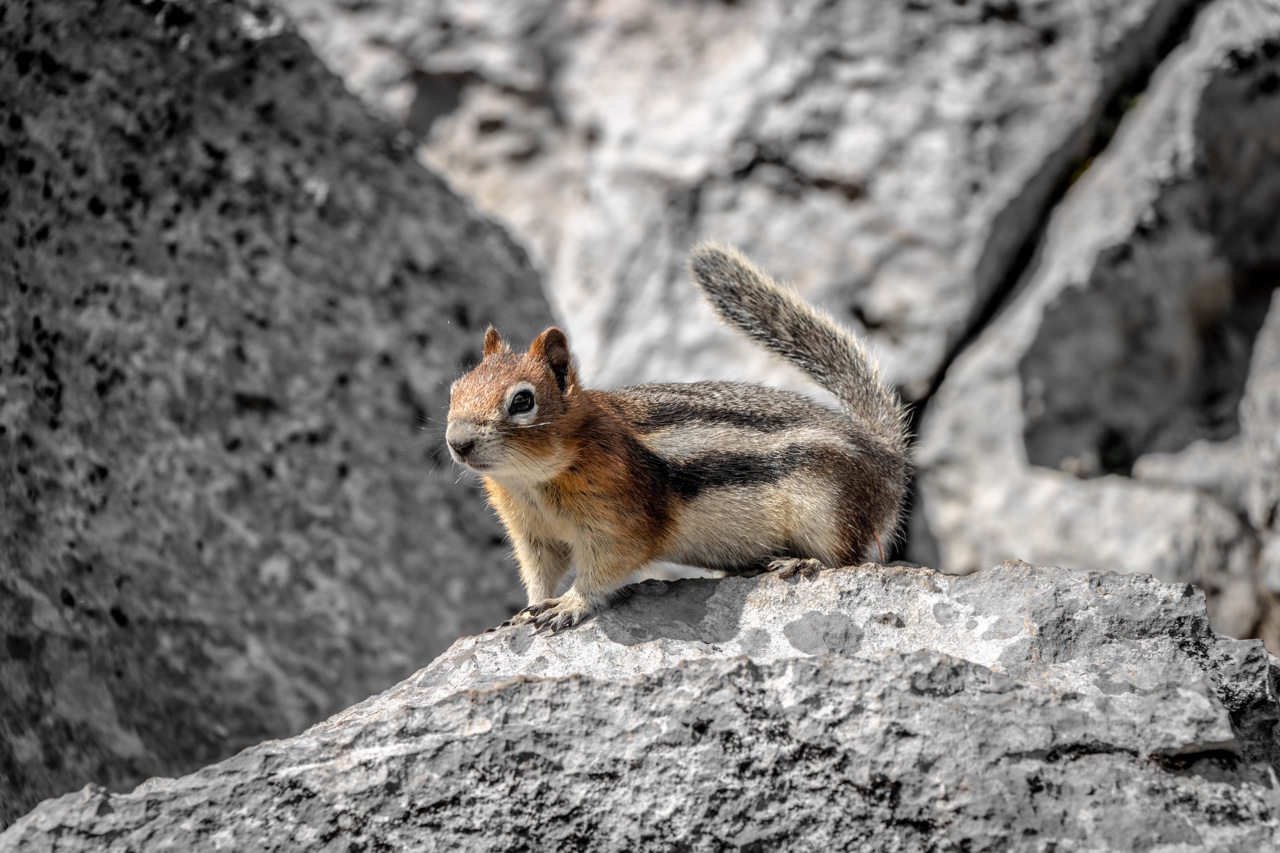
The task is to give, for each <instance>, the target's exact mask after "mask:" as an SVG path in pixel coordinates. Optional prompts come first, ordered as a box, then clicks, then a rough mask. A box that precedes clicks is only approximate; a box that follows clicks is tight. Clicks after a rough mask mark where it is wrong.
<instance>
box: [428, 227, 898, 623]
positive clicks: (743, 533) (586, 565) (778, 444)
mask: <svg viewBox="0 0 1280 853" xmlns="http://www.w3.org/2000/svg"><path fill="white" fill-rule="evenodd" d="M689 269H690V272H691V274H692V277H693V279H694V281H695V282H696V283H697V284H698V285H699V286H700V287H701V289H702V290H703V291H704V293H705V294H706V296H707V297H708V298H709V300H710V302H711V305H712V306H713V308H714V309H715V310H716V312H717V313H718V314H719V315H720V317H721V319H722V320H724V321H725V322H726V323H727V324H728V325H730V326H731V327H735V328H736V329H737V330H739V331H740V332H742V333H744V334H745V335H747V337H750V338H752V339H754V340H756V341H758V342H759V343H760V344H762V345H763V346H764V347H765V348H767V349H769V350H772V351H773V352H774V353H775V354H777V355H780V356H782V357H783V358H784V359H786V360H787V361H789V362H791V363H792V364H794V365H795V366H797V367H799V368H800V369H801V370H803V371H804V372H805V373H807V374H808V375H809V376H811V377H812V378H813V379H814V380H815V381H816V382H818V384H820V385H822V386H823V387H824V388H826V389H827V390H829V391H830V392H831V393H832V394H834V395H835V396H836V398H837V399H838V400H839V402H840V406H841V408H842V409H843V410H844V415H840V414H838V413H836V412H833V411H831V410H829V409H827V408H824V407H823V406H820V405H819V404H817V403H815V402H814V401H812V400H810V399H808V398H807V397H804V396H802V395H800V394H796V393H792V392H789V391H782V390H779V389H775V388H768V387H765V386H761V385H750V384H744V383H737V382H693V383H689V384H680V383H657V384H647V385H635V386H632V387H627V388H618V389H616V390H613V391H593V390H588V389H586V388H583V387H582V386H581V384H580V383H579V381H578V371H577V369H576V367H575V365H574V360H573V356H572V355H571V354H570V351H569V343H568V341H567V339H566V338H565V334H564V332H562V331H560V330H559V329H557V328H554V327H553V328H549V329H547V330H546V331H544V332H543V333H542V334H541V335H539V336H538V338H537V340H535V341H534V342H533V344H532V345H531V346H530V347H529V350H528V351H527V352H523V353H517V352H514V351H512V349H511V347H510V346H508V344H507V343H506V342H505V341H503V339H502V337H501V336H500V335H499V334H498V331H497V330H496V329H494V328H493V326H490V327H489V328H488V329H487V330H486V331H485V335H484V360H483V361H481V362H480V364H479V365H478V366H477V367H476V368H475V369H474V370H472V371H471V372H469V373H467V374H466V375H465V376H463V377H462V378H460V379H458V380H457V381H456V382H454V383H453V386H452V388H451V391H450V399H449V420H448V427H447V429H446V432H445V440H446V442H447V443H448V446H449V452H450V454H451V455H452V456H453V458H454V460H456V461H457V462H458V463H460V464H462V465H464V466H466V467H467V468H469V469H470V470H472V471H475V472H477V473H478V474H480V475H481V477H482V478H483V480H484V488H485V491H486V492H487V494H488V498H489V502H490V503H491V504H492V506H493V508H494V509H495V510H496V511H497V513H498V516H499V518H501V520H502V522H503V524H504V525H505V526H506V528H507V532H508V534H509V535H510V537H511V541H512V543H513V544H514V546H515V555H516V559H517V560H518V561H519V564H520V576H521V579H522V580H523V581H524V586H525V589H526V591H527V592H528V596H529V606H528V607H526V608H525V609H524V610H522V611H520V612H519V613H517V614H516V615H515V616H514V617H513V618H512V620H510V622H509V623H507V624H513V623H514V624H522V623H525V622H532V623H533V625H534V627H535V629H537V630H541V629H542V628H544V627H550V628H551V630H553V631H554V630H555V629H557V628H562V627H568V626H571V625H576V624H577V623H579V622H581V621H582V620H583V619H584V618H586V617H587V616H589V615H590V614H592V613H593V612H595V611H597V610H598V609H599V608H601V607H603V606H604V605H605V604H606V603H607V602H608V601H609V598H610V597H611V596H612V595H613V593H615V592H616V591H617V590H618V589H619V588H620V587H621V586H622V585H623V584H624V583H625V581H626V579H627V578H628V576H630V575H631V573H632V572H634V571H635V570H636V569H638V568H640V567H641V566H643V565H645V564H646V563H649V562H651V561H654V560H666V561H670V562H675V563H683V564H686V565H692V566H699V567H703V568H708V569H722V570H724V571H726V572H729V573H734V572H758V571H761V570H772V571H778V572H780V573H781V574H782V575H783V576H794V575H796V574H803V575H806V576H812V575H813V574H814V573H816V572H817V571H818V570H819V569H821V568H823V567H824V566H841V565H849V564H853V563H859V562H862V561H863V560H864V558H866V557H868V556H869V555H870V554H871V553H872V549H873V548H874V549H877V551H878V554H879V556H880V559H881V560H882V561H883V560H884V546H885V544H886V543H889V542H891V541H892V540H893V539H894V537H895V536H896V535H897V531H898V525H899V520H900V517H901V512H902V504H903V499H904V497H905V495H906V489H907V434H906V415H905V409H904V408H903V405H902V403H901V402H900V401H899V399H898V397H897V395H896V394H895V393H894V391H893V390H892V389H891V388H890V387H888V386H887V385H885V383H884V382H883V380H882V379H881V378H880V374H879V369H878V368H877V366H876V364H875V362H874V361H873V360H872V359H871V358H870V357H869V356H868V355H867V353H866V352H865V351H864V350H863V348H862V346H861V344H859V342H858V341H857V339H856V338H854V336H853V335H852V334H851V333H850V332H848V331H846V330H845V329H843V328H841V327H840V326H839V325H837V324H836V322H835V321H834V320H832V319H831V318H830V317H828V316H827V315H825V314H823V313H821V312H819V311H818V310H816V309H815V308H813V307H811V306H809V305H808V304H806V303H805V302H804V301H803V300H802V299H801V298H800V297H799V296H798V295H797V294H795V293H794V292H793V291H791V290H789V289H786V288H784V287H782V286H780V285H779V284H777V283H776V282H774V281H773V280H772V279H771V278H769V277H768V276H767V275H765V274H764V273H762V272H761V271H760V270H758V269H756V267H754V266H753V265H752V264H751V262H750V261H748V260H746V259H745V258H744V257H743V256H742V255H740V254H738V253H737V252H736V251H734V250H732V249H729V248H725V247H722V246H719V245H716V244H714V243H703V244H700V245H698V246H697V247H695V248H694V250H693V253H692V257H691V259H690V263H689ZM571 563H576V565H577V574H576V576H575V578H574V582H573V585H572V586H571V587H570V588H569V590H568V591H567V592H565V593H564V594H563V595H561V596H559V597H556V590H557V589H558V588H559V586H560V583H561V581H562V580H563V579H564V577H565V575H566V573H567V572H568V571H569V568H570V564H571Z"/></svg>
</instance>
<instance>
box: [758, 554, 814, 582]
mask: <svg viewBox="0 0 1280 853" xmlns="http://www.w3.org/2000/svg"><path fill="white" fill-rule="evenodd" d="M823 568H824V566H823V565H822V563H820V562H818V561H817V560H815V559H813V558H812V557H810V558H807V559H801V558H792V559H786V560H774V561H773V562H772V563H770V564H769V571H771V572H777V573H778V577H780V578H784V579H785V578H793V577H795V576H796V575H800V576H801V577H804V578H813V577H817V575H818V572H820V571H822V569H823Z"/></svg>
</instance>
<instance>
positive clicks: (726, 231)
mask: <svg viewBox="0 0 1280 853" xmlns="http://www.w3.org/2000/svg"><path fill="white" fill-rule="evenodd" d="M1277 6H1278V4H1277V3H1275V2H1273V0H1214V2H1210V3H1202V2H1200V3H1197V2H1190V0H1176V1H1175V0H1163V2H1161V0H1093V2H1090V3H1087V4H1086V3H1067V2H1062V0H1053V1H1052V2H1051V1H1050V0H1038V1H1037V0H1025V2H1018V0H991V1H990V2H979V0H946V2H942V1H941V0H939V2H929V0H913V2H909V3H903V4H882V3H876V2H873V0H864V2H850V3H837V4H829V3H818V2H784V0H757V1H756V2H752V0H740V2H736V3H677V2H670V3H667V2H657V3H639V2H624V1H623V0H599V2H586V1H585V0H583V1H582V2H564V3H553V2H549V0H546V2H544V0H534V1H533V2H525V3H518V4H516V3H505V2H492V0H491V2H443V0H441V1H440V2H409V0H283V2H282V3H281V7H280V9H277V8H276V7H273V6H270V5H267V4H264V3H260V2H256V0H253V2H250V0H236V2H231V3H213V2H204V0H179V2H164V0H138V1H137V2H126V0H111V1H110V2H106V3H89V2H77V0H40V2H36V0H24V2H14V3H9V4H5V5H4V6H3V7H0V93H4V94H3V97H2V100H0V110H2V111H3V112H2V113H0V246H3V247H4V249H5V250H6V251H5V253H3V254H0V463H2V464H3V465H4V474H3V476H2V477H0V633H3V634H4V639H5V643H4V646H3V648H0V731H2V733H3V735H4V737H3V739H2V740H0V826H3V825H4V823H6V822H8V821H11V820H13V818H15V817H16V816H17V815H20V814H22V813H24V812H25V811H27V810H28V809H30V808H31V807H32V806H33V805H34V804H35V802H36V801H38V800H40V799H41V798H43V797H47V796H51V795H53V794H58V793H62V792H65V791H67V790H71V789H73V788H77V787H79V786H80V785H82V784H83V783H84V782H85V781H88V780H92V781H95V782H98V783H102V784H107V785H112V786H116V787H127V786H128V785H131V784H133V783H136V782H137V781H139V780H141V779H142V778H145V777H146V776H148V775H153V774H164V775H175V774H177V773H181V772H185V771H187V770H190V769H193V768H195V767H197V766H200V765H203V764H207V763H209V762H210V761H212V760H214V759H216V758H220V757H223V756H225V755H228V754H230V753H231V752H233V751H235V750H236V749H238V748H240V747H242V746H246V745H248V744H251V743H255V742H257V741H260V740H262V739H264V738H269V737H275V736H280V735H284V734H288V733H292V732H296V731H298V730H300V729H301V728H302V727H304V726H305V725H307V724H309V723H310V722H313V721H315V720H317V719H320V718H321V717H323V716H325V715H327V714H328V713H330V712H333V711H336V710H338V709H340V708H342V707H345V706H347V705H350V704H351V703H352V702H354V701H357V700H359V699H362V698H364V697H366V696H368V695H370V694H371V693H375V692H377V691H379V690H381V689H383V688H385V687H387V686H389V685H391V684H392V683H394V682H395V681H397V680H399V679H400V678H402V677H404V676H406V675H408V674H409V673H410V672H412V671H413V670H414V669H416V668H417V667H419V666H422V665H424V664H426V663H427V662H428V661H429V660H430V659H431V658H432V657H434V655H435V654H437V653H438V652H439V651H441V650H442V649H443V648H444V647H445V645H446V644H447V643H448V642H450V641H451V640H452V639H453V638H454V637H456V636H459V635H461V634H466V633H472V632H475V631H477V630H480V629H482V628H484V627H487V626H488V625H491V624H494V623H495V622H497V621H499V620H500V619H502V618H503V617H504V616H505V615H506V614H507V613H508V612H509V611H510V610H511V609H513V608H514V607H515V606H517V605H518V604H519V603H520V600H521V595H522V594H521V592H520V589H519V583H518V578H517V577H516V573H515V571H514V568H513V566H512V565H511V564H510V561H509V558H508V557H507V556H506V553H505V552H506V549H505V547H504V545H503V543H502V539H501V531H500V529H498V527H497V525H496V524H495V523H494V522H493V521H492V520H491V519H490V517H489V514H488V512H487V511H486V510H485V509H484V508H483V505H482V503H481V501H480V500H479V498H478V496H477V495H476V494H475V490H474V489H473V488H472V487H470V486H469V485H467V484H466V483H462V484H455V480H456V477H457V475H456V473H455V472H453V471H452V469H451V468H450V467H449V466H448V464H447V460H444V459H442V457H441V456H440V454H439V450H438V446H439V445H438V435H434V434H433V433H432V429H433V428H435V427H436V426H438V421H439V419H440V418H441V417H442V415H443V412H444V410H445V405H446V401H447V383H448V381H449V380H450V379H451V378H452V377H453V376H454V375H456V374H457V373H458V372H460V371H461V370H462V369H463V368H464V367H465V365H466V364H468V363H469V362H470V361H471V360H474V359H475V358H476V357H478V333H479V331H480V330H481V329H482V328H483V326H484V324H485V323H486V322H489V321H493V322H496V323H497V324H499V325H500V326H501V328H502V329H503V331H504V332H505V333H507V334H508V335H509V336H510V337H512V338H514V339H517V340H520V339H528V338H529V337H531V336H532V335H533V334H535V333H536V332H537V331H538V330H539V329H541V328H542V327H543V326H544V325H546V324H547V323H548V322H550V321H551V318H552V312H551V310H549V308H548V305H547V299H549V300H550V303H551V307H552V308H553V309H554V311H555V317H556V319H557V320H558V321H559V322H561V323H563V324H565V325H566V326H567V328H568V329H569V331H570V334H571V336H572V340H573V344H574V346H575V348H576V350H577V353H578V357H579V359H580V361H581V364H582V367H583V372H584V374H585V377H586V378H587V380H588V381H589V382H591V383H593V384H597V385H611V384H621V383H624V382H631V381H640V380H647V379H657V378H662V379H677V378H709V377H726V378H743V379H751V380H762V381H769V382H774V383H779V384H787V385H793V386H795V387H802V386H801V382H800V380H799V378H798V377H797V376H796V375H795V374H794V373H792V372H789V371H787V370H785V369H784V368H782V367H780V366H778V365H776V364H774V363H773V362H771V361H769V360H768V359H767V357H765V356H764V355H762V354H761V353H759V352H757V351H756V350H755V349H753V348H751V347H750V346H748V345H745V344H743V343H741V342H740V341H738V340H737V339H735V338H734V337H733V336H731V335H730V334H729V333H728V332H725V331H723V330H721V329H719V328H718V327H717V326H715V324H714V323H713V322H712V320H711V318H710V315H709V313H708V312H706V311H705V310H704V309H703V308H702V306H700V305H699V304H698V303H697V300H696V299H695V298H694V291H693V289H692V287H691V286H690V285H689V284H688V283H687V281H686V280H685V274H684V262H685V257H686V254H687V250H688V247H689V246H690V245H691V244H692V243H693V242H695V241H696V240H698V239H701V238H704V237H711V238H716V239H720V240H725V241H729V242H733V243H736V244H737V245H739V246H740V247H741V248H743V249H744V250H745V251H747V252H749V253H750V254H751V255H752V256H753V257H755V258H756V259H757V260H759V261H760V262H761V263H762V264H763V265H765V266H766V267H768V268H769V269H771V270H773V271H774V272H775V273H776V274H778V275H779V276H781V277H784V278H787V279H789V280H791V281H792V282H793V283H795V284H796V285H797V287H798V288H799V289H800V290H801V291H802V292H803V293H804V294H805V295H806V296H807V297H808V298H810V299H812V300H814V301H816V302H818V303H821V304H823V305H825V306H826V307H827V308H829V309H830V310H831V311H832V313H833V314H835V315H836V316H837V317H839V318H840V319H842V320H843V321H845V322H847V323H849V324H850V325H851V326H853V327H855V328H857V329H859V330H860V331H862V332H863V333H864V334H865V335H867V337H868V338H869V339H870V340H871V341H872V343H873V346H874V347H875V348H876V349H877V351H878V352H879V353H880V355H881V356H882V358H883V360H884V363H885V366H886V370H887V372H888V374H889V376H890V377H891V379H892V380H893V381H894V382H895V383H897V384H898V385H899V387H900V388H901V389H902V391H903V394H904V396H905V397H906V398H907V399H908V400H910V401H911V402H913V403H914V405H915V415H916V430H917V432H918V434H919V442H918V447H917V456H918V481H917V502H916V506H915V508H914V517H913V524H912V528H911V531H910V536H909V540H908V542H907V544H906V547H905V554H906V555H907V556H909V557H911V558H913V559H916V560H919V561H921V562H926V563H929V564H934V565H938V566H940V567H941V568H943V569H945V570H947V571H951V572H955V573H966V572H971V571H973V570H975V569H977V568H980V567H983V566H987V565H990V564H992V563H996V562H999V561H1001V560H1003V559H1005V558H1015V557H1016V558H1023V559H1027V560H1031V561H1034V562H1039V563H1058V564H1061V565H1065V566H1071V567H1077V568H1094V567H1098V568H1104V569H1120V568H1124V569H1132V570H1141V571H1149V572H1152V573H1154V574H1155V575H1156V576H1157V577H1160V578H1162V579H1165V580H1173V581H1190V582H1194V583H1196V584H1198V585H1200V586H1202V587H1203V588H1204V589H1205V590H1206V592H1207V594H1208V598H1209V607H1210V617H1211V620H1212V625H1213V627H1214V628H1215V629H1216V630H1218V631H1221V632H1224V633H1229V634H1232V635H1234V636H1239V637H1249V636H1261V637H1263V638H1264V639H1265V640H1266V642H1267V643H1268V644H1269V646H1270V648H1271V650H1272V651H1273V652H1274V651H1276V650H1280V609H1277V605H1276V603H1277V598H1278V597H1280V520H1278V518H1277V516H1278V515H1280V513H1278V511H1277V506H1278V505H1280V439H1278V438H1277V436H1278V435H1280V309H1277V308H1275V307H1273V302H1274V301H1275V300H1274V292H1275V289H1276V286H1277V284H1280V273H1278V272H1277V271H1278V270H1280V257H1277V254H1278V253H1280V240H1278V239H1277V237H1278V236H1280V235H1277V233H1276V232H1277V229H1278V228H1280V225H1278V223H1280V215H1277V214H1280V9H1278V8H1277ZM281 9H282V10H283V12H284V13H287V14H288V15H289V16H290V17H292V18H293V19H294V20H295V21H296V22H297V26H298V31H299V32H300V34H301V36H302V37H299V35H298V34H297V33H295V32H294V30H293V28H292V26H293V25H292V24H291V23H289V21H288V20H286V18H285V17H284V16H283V15H282V14H281ZM303 38H305V39H306V41H305V42H304V41H303ZM308 44H309V46H308ZM313 51H314V53H313ZM317 56H318V57H319V59H317ZM321 60H323V62H324V63H325V64H327V65H328V66H329V68H330V69H332V71H333V72H334V74H336V75H337V77H335V76H334V74H331V73H329V72H328V71H326V70H325V68H324V67H323V66H322V65H321ZM339 78H340V79H339ZM343 83H345V86H346V88H345V89H344V86H343ZM352 93H354V94H352ZM361 99H362V100H361ZM362 101H363V102H362ZM424 163H425V164H426V166H427V168H424V167H423V165H422V164H424ZM446 182H447V184H446ZM450 187H452V189H451V188H450ZM466 199H469V200H470V201H467V200H466ZM472 202H474V204H475V207H473V206H472ZM477 208H479V209H477ZM481 210H483V211H484V213H481V212H480V211H481ZM486 214H487V215H491V216H493V217H495V218H496V219H498V220H500V221H502V222H504V223H505V224H506V226H507V229H506V230H505V231H504V229H503V228H502V227H500V226H498V225H495V224H493V222H492V221H491V220H489V219H488V218H486ZM526 250H527V252H528V256H526ZM529 257H531V258H532V261H530V260H529ZM539 278H541V284H542V286H543V287H544V288H545V290H546V294H547V298H546V299H544V297H543V296H542V294H541V293H540V292H539Z"/></svg>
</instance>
